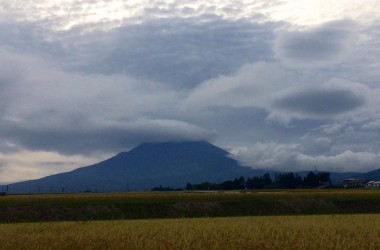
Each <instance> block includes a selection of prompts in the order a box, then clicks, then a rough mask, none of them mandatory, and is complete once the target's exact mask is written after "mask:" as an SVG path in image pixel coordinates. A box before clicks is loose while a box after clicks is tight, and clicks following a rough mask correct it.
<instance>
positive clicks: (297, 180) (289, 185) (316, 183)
mask: <svg viewBox="0 0 380 250" xmlns="http://www.w3.org/2000/svg"><path fill="white" fill-rule="evenodd" d="M329 186H331V180H330V173H328V172H318V173H316V174H315V173H314V172H309V173H308V174H307V175H306V176H305V177H304V178H302V177H301V176H299V175H298V174H294V173H293V172H288V173H281V174H277V175H276V176H275V179H274V180H272V178H271V177H270V175H269V174H268V173H267V174H264V175H263V176H261V177H252V178H247V179H245V178H244V177H240V178H235V179H234V180H229V181H224V182H221V183H210V182H203V183H200V184H191V183H188V184H187V185H186V188H185V189H186V190H241V189H264V188H266V189H268V188H272V189H273V188H276V189H294V188H316V187H329ZM155 190H156V191H159V189H155ZM164 191H166V190H164Z"/></svg>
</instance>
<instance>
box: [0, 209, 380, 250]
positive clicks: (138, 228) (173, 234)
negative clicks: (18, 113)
mask: <svg viewBox="0 0 380 250" xmlns="http://www.w3.org/2000/svg"><path fill="white" fill-rule="evenodd" d="M0 242H1V245H0V249H379V248H380V215H378V214H368V215H311V216H256V217H252V216H251V217H227V218H192V219H189V218H185V219H157V220H117V221H88V222H50V223H16V224H0Z"/></svg>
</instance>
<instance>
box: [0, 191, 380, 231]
mask: <svg viewBox="0 0 380 250" xmlns="http://www.w3.org/2000/svg"><path fill="white" fill-rule="evenodd" d="M379 211H380V192H379V191H378V190H340V189H336V190H334V189H332V190H277V191H273V190H271V191H264V192H245V191H236V192H202V193H199V192H167V193H151V192H142V193H110V194H55V195H52V194H46V195H42V194H40V195H9V196H3V197H0V222H3V223H10V222H41V221H88V220H118V219H157V218H185V217H186V218H194V217H228V216H260V215H317V214H355V213H356V214H357V213H361V214H362V213H366V214H369V213H378V212H379Z"/></svg>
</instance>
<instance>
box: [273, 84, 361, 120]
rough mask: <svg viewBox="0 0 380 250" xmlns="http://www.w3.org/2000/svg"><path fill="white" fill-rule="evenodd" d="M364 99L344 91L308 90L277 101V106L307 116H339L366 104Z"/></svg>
mask: <svg viewBox="0 0 380 250" xmlns="http://www.w3.org/2000/svg"><path fill="white" fill-rule="evenodd" d="M364 101H365V100H364V98H363V97H362V96H359V95H357V94H355V93H353V92H350V91H348V90H344V89H341V90H339V89H333V90H328V89H322V88H319V89H317V88H311V89H310V88H307V89H304V90H300V91H297V92H295V93H292V94H290V95H288V96H285V97H283V98H282V99H279V100H276V101H275V106H276V107H277V108H279V109H285V110H289V111H292V112H299V113H301V114H307V115H322V116H323V115H327V116H330V115H337V114H341V113H346V112H349V111H352V110H354V109H356V108H358V107H360V106H362V105H363V104H364Z"/></svg>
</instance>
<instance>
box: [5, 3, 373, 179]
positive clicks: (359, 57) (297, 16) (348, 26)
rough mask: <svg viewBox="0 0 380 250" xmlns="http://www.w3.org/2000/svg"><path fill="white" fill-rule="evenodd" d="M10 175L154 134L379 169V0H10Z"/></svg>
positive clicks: (291, 161)
mask: <svg viewBox="0 0 380 250" xmlns="http://www.w3.org/2000/svg"><path fill="white" fill-rule="evenodd" d="M0 65H1V67H0V183H10V182H15V181H19V180H25V179H33V178H38V177H42V176H45V175H49V174H53V173H58V172H64V171H69V170H72V169H74V168H77V167H81V166H86V165H89V164H92V163H96V162H98V161H100V160H104V159H105V158H107V157H109V156H112V155H114V154H117V153H118V152H120V151H127V150H129V149H131V148H133V147H135V146H137V145H139V144H141V143H144V142H163V141H173V140H175V141H178V140H207V141H209V142H211V143H213V144H215V145H217V146H219V147H222V148H224V149H227V150H229V151H230V152H231V153H232V156H233V157H234V158H235V159H237V160H239V161H240V162H241V163H242V164H244V165H247V166H250V167H253V168H264V169H274V170H280V171H298V170H315V169H318V170H326V171H337V172H341V171H358V172H365V171H370V170H374V169H377V168H380V136H379V132H380V1H378V0H362V1H357V0H337V1H327V0H271V1H268V0H255V1H249V0H239V1H237V0H236V1H235V0H210V1H207V2H205V1H198V0H181V1H180V0H170V1H148V0H145V1H137V0H133V1H119V0H104V1H93V0H91V1H90V0H82V1H79V0H62V1H49V0H38V1H23V0H12V1H8V0H0Z"/></svg>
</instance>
